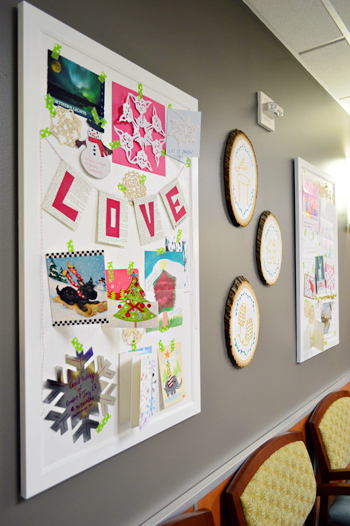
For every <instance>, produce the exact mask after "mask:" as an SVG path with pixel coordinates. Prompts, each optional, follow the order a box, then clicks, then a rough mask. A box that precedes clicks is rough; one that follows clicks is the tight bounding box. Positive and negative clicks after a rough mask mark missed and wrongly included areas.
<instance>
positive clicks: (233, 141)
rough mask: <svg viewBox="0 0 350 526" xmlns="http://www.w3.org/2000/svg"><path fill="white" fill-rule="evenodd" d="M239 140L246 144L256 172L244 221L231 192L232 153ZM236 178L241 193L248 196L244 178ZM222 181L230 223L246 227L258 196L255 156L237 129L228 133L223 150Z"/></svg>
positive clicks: (252, 149) (244, 135)
mask: <svg viewBox="0 0 350 526" xmlns="http://www.w3.org/2000/svg"><path fill="white" fill-rule="evenodd" d="M240 140H244V141H245V142H246V144H247V146H248V148H249V149H250V150H251V152H252V156H253V158H254V162H255V170H256V174H255V176H256V185H255V195H254V199H253V203H252V206H251V210H250V212H249V215H248V216H247V217H246V218H245V219H244V218H242V217H241V215H240V214H239V212H238V210H237V207H236V205H235V202H234V195H233V191H232V188H233V175H235V173H234V167H233V159H234V152H235V148H236V145H237V143H238V141H240ZM236 177H237V179H238V178H239V177H241V180H240V179H238V181H239V185H240V187H241V186H242V191H246V192H247V195H248V185H247V182H246V181H245V180H244V178H245V179H247V178H246V176H244V175H243V174H238V175H236ZM224 181H225V198H226V205H227V210H228V213H229V215H230V218H231V220H232V222H233V223H234V224H235V225H236V226H239V225H240V226H247V225H248V224H249V223H250V221H251V219H252V217H253V215H254V210H255V203H256V198H257V195H258V165H257V162H256V156H255V152H254V148H253V145H252V143H251V142H250V140H249V139H248V137H247V136H246V134H245V133H243V132H242V131H241V130H237V129H236V130H233V131H232V132H231V133H230V135H229V138H228V139H227V143H226V150H225V157H224Z"/></svg>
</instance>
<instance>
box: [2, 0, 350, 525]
mask: <svg viewBox="0 0 350 526" xmlns="http://www.w3.org/2000/svg"><path fill="white" fill-rule="evenodd" d="M32 3H33V4H34V5H36V6H37V7H39V8H41V9H43V10H44V11H46V12H47V13H49V14H50V15H53V16H54V17H56V18H59V19H60V20H62V21H63V22H65V23H66V24H68V25H70V26H72V27H74V28H75V29H77V30H79V31H81V32H82V33H84V34H86V35H88V36H90V37H91V38H93V39H95V40H96V41H98V42H100V43H102V44H104V45H105V46H107V47H108V48H110V49H112V50H113V51H115V52H117V53H119V54H120V55H122V56H124V57H126V58H127V59H129V60H131V61H133V62H135V63H137V64H139V65H140V66H142V67H143V68H145V69H147V70H149V71H150V72H152V73H154V74H155V75H158V76H159V77H161V78H163V79H164V80H166V81H168V82H170V83H171V84H174V85H175V86H177V87H178V88H180V89H182V90H184V91H185V92H188V93H189V94H191V95H193V96H194V97H196V98H198V100H199V109H200V110H201V112H202V147H201V158H200V164H199V168H200V170H199V203H200V261H199V267H200V280H201V287H200V305H201V342H202V343H201V364H202V367H201V377H202V412H201V414H199V415H198V416H196V417H194V418H192V419H190V420H187V421H185V422H183V423H182V424H180V425H178V426H176V427H174V428H171V429H169V430H167V431H165V432H164V433H161V434H159V435H158V436H156V437H154V438H152V439H150V440H148V441H146V442H143V443H142V444H139V445H138V446H136V447H133V448H132V449H129V450H128V451H126V452H124V453H122V454H120V455H118V456H116V457H114V458H111V459H109V460H108V461H106V462H104V463H103V464H100V465H98V466H96V467H94V468H92V469H90V470H88V471H86V472H85V473H82V474H80V475H78V476H76V477H74V478H72V479H70V480H67V481H66V482H64V483H62V484H60V485H59V486H57V487H55V488H53V489H51V490H48V491H46V492H45V493H43V494H41V495H39V496H37V497H34V498H32V499H31V500H29V501H23V500H22V499H21V498H20V497H19V470H20V466H19V419H18V410H19V404H18V392H19V386H18V336H17V327H18V323H17V309H18V305H17V296H18V294H17V275H16V265H17V259H16V254H17V249H16V243H17V230H16V214H17V205H16V187H17V164H16V163H17V151H16V147H17V146H16V145H17V142H16V141H17V136H16V133H17V130H16V128H17V126H16V120H17V104H16V87H17V86H16V36H17V30H16V0H1V1H0V26H1V31H0V119H1V131H0V134H1V141H0V170H1V190H0V214H1V222H0V233H1V237H0V239H1V244H0V246H1V255H0V257H1V263H0V268H1V274H0V280H1V287H0V291H1V300H2V301H1V304H2V309H1V317H0V325H1V333H0V334H1V342H2V346H1V360H0V367H1V382H0V393H1V395H0V396H1V397H0V400H1V401H0V411H1V417H0V424H1V425H0V428H1V431H0V466H1V469H0V473H1V475H0V484H1V491H0V506H1V508H0V522H1V523H2V524H7V525H9V526H14V525H18V526H19V525H21V526H23V525H24V526H26V525H29V524H33V525H34V524H35V526H40V525H44V524H47V522H48V520H49V521H50V524H51V525H52V526H56V525H62V524H76V525H81V524H84V525H86V526H88V525H90V524H91V525H92V524H95V523H96V521H97V520H99V521H104V522H105V523H106V524H118V525H136V524H140V523H141V522H142V521H144V520H146V519H147V518H148V517H150V516H151V515H152V514H153V513H155V512H156V511H157V510H159V509H160V508H161V507H163V506H165V505H166V504H168V503H169V502H170V501H171V500H173V499H174V498H176V497H178V496H179V495H180V494H181V493H183V492H184V491H186V490H187V489H188V488H190V487H191V486H193V485H194V484H196V483H197V482H199V481H200V480H201V479H203V478H204V477H205V476H207V475H208V474H210V473H211V472H212V471H213V470H214V469H216V468H217V467H219V466H220V465H222V464H223V463H224V462H226V461H228V460H229V459H230V458H232V457H233V456H234V455H235V454H236V453H238V452H239V451H240V450H242V449H243V448H244V447H245V446H246V445H247V444H249V443H251V442H252V441H254V439H256V438H257V437H259V436H261V435H262V434H263V433H264V432H266V431H267V430H269V429H270V428H272V427H273V426H274V425H275V424H277V423H278V422H279V421H281V420H282V419H284V418H286V417H287V416H288V415H290V414H291V413H293V412H294V411H295V410H296V409H298V408H299V407H301V406H302V405H303V404H304V403H306V402H307V401H309V400H310V399H312V398H313V397H314V396H315V395H317V393H319V392H321V391H323V390H324V389H325V388H326V387H327V386H329V385H331V384H332V383H333V382H334V381H336V380H337V379H339V378H340V377H341V376H342V375H343V374H345V373H346V372H348V371H349V370H350V353H349V350H348V344H347V342H348V341H350V324H349V313H350V305H349V301H350V300H349V295H348V294H347V291H348V289H349V285H350V276H349V273H348V262H349V256H350V254H349V251H350V246H349V245H350V242H349V239H350V238H349V236H348V235H347V234H346V231H345V220H346V216H345V213H344V206H343V205H344V203H343V205H341V207H340V209H339V215H338V221H339V278H340V283H341V295H340V338H341V344H340V345H339V346H337V347H336V348H334V349H332V350H330V351H328V352H326V353H324V354H322V355H319V356H317V357H315V358H313V359H312V360H309V361H308V362H306V363H303V364H300V365H298V364H297V363H296V337H295V278H294V273H295V272H294V271H295V269H294V253H295V251H294V207H293V175H292V174H293V172H292V159H293V158H294V157H296V156H300V157H302V158H304V159H306V160H307V161H309V162H310V163H313V164H315V165H316V166H318V167H320V168H325V167H327V166H328V163H330V162H333V161H336V160H337V159H340V158H344V155H345V154H346V153H349V151H350V117H349V116H348V115H347V114H346V113H345V112H344V111H343V110H342V109H341V108H340V106H338V104H337V103H336V102H335V101H334V100H333V99H331V97H330V96H329V95H328V94H327V93H326V92H325V91H324V90H323V89H322V88H321V87H320V86H319V85H318V84H317V83H316V81H315V80H314V79H312V78H311V77H310V75H309V74H308V73H307V72H306V71H305V70H304V69H303V68H302V67H301V65H299V64H298V63H297V62H296V61H295V59H294V58H293V57H292V56H291V55H290V54H289V53H288V52H287V51H286V50H285V49H284V48H283V46H282V45H281V44H280V43H279V42H278V41H277V40H276V39H275V38H274V37H273V36H272V34H271V33H270V32H269V31H268V30H267V29H266V28H265V27H264V26H263V25H262V24H261V23H260V22H259V21H258V20H257V19H256V18H255V16H254V15H253V14H252V13H251V12H250V11H249V10H248V9H247V8H246V7H245V5H244V4H242V2H241V1H239V0H215V1H214V0H201V1H199V0H192V1H190V2H189V1H188V0H186V1H185V0H177V1H176V2H174V1H170V0H168V2H160V1H156V0H149V1H148V2H142V1H141V0H133V1H129V2H127V1H123V2H122V1H120V0H103V1H100V2H92V1H91V0H84V1H83V0H74V1H72V0H69V1H68V0H61V1H60V2H54V1H53V0H32ZM259 90H262V91H264V92H265V93H267V94H268V95H269V96H270V97H272V98H273V99H274V100H276V101H277V102H278V103H279V104H280V105H281V106H282V107H283V108H284V109H285V117H284V118H283V119H281V120H280V121H278V122H277V131H276V132H275V133H268V132H266V131H265V130H263V129H262V128H261V127H259V126H258V125H257V124H256V114H255V99H256V92H257V91H259ZM234 128H239V129H241V130H243V131H244V132H245V133H246V134H247V135H248V137H249V138H250V139H251V141H252V143H253V145H254V148H255V152H256V156H257V160H258V166H259V192H258V200H257V205H256V212H255V215H254V217H253V220H252V221H251V223H250V224H249V225H248V226H247V227H246V228H236V227H234V226H233V225H232V224H231V222H230V220H229V218H228V215H227V212H226V208H225V203H224V192H223V174H222V164H223V152H224V147H225V142H226V139H227V136H228V133H229V132H230V131H231V130H232V129H234ZM35 133H36V132H35ZM266 209H268V210H271V211H272V212H273V213H274V214H275V215H276V216H277V218H278V220H279V222H280V225H281V229H282V234H283V243H284V259H283V265H282V271H281V275H280V278H279V280H278V282H277V284H276V285H275V286H273V287H266V286H264V285H263V284H262V283H261V281H260V279H259V277H258V274H257V268H256V263H255V259H254V247H255V235H256V228H257V223H258V219H259V215H260V213H261V212H262V211H263V210H266ZM241 274H243V275H245V276H246V277H247V278H248V279H249V280H250V281H251V283H252V285H253V287H254V289H255V292H256V294H257V297H258V300H259V304H260V311H261V332H260V338H259V344H258V348H257V352H256V355H255V357H254V359H253V361H252V363H251V364H250V365H249V366H248V367H246V368H245V369H241V370H238V369H236V368H234V367H233V366H232V364H231V362H230V360H229V359H228V356H227V353H226V349H225V342H224V334H223V314H224V308H225V302H226V297H227V294H228V291H229V289H230V286H231V284H232V281H233V279H234V278H235V277H236V276H238V275H241ZM276 320H277V330H276V324H275V322H276ZM172 449H173V451H174V453H170V451H171V450H172Z"/></svg>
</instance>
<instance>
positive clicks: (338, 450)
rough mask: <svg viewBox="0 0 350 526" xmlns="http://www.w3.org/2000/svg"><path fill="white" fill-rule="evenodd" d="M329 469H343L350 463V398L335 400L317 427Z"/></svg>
mask: <svg viewBox="0 0 350 526" xmlns="http://www.w3.org/2000/svg"><path fill="white" fill-rule="evenodd" d="M319 430H320V434H321V437H322V441H323V445H324V447H325V450H326V453H327V457H328V460H329V463H330V466H331V469H341V468H345V467H346V466H347V465H348V464H349V462H350V398H349V397H348V396H345V397H343V398H339V399H338V400H336V401H335V402H334V403H333V404H332V405H331V406H330V407H329V409H327V411H326V412H325V414H324V416H323V418H322V420H321V423H320V425H319Z"/></svg>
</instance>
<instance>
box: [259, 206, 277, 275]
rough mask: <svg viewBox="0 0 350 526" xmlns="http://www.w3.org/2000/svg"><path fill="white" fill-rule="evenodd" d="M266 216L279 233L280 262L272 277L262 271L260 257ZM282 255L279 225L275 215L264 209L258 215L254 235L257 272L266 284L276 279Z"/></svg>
mask: <svg viewBox="0 0 350 526" xmlns="http://www.w3.org/2000/svg"><path fill="white" fill-rule="evenodd" d="M268 218H269V219H271V220H272V221H273V222H274V224H275V226H276V227H277V229H278V231H279V233H280V238H281V262H280V267H279V269H278V272H277V273H276V276H275V277H273V278H270V277H269V276H268V274H267V273H266V272H265V271H264V266H263V264H262V258H263V253H262V240H263V235H264V230H265V227H266V225H267V220H268ZM282 255H283V242H282V232H281V228H280V225H279V223H278V221H277V219H276V217H275V216H274V215H273V214H272V213H271V212H269V210H265V211H264V212H263V213H262V214H261V216H260V220H259V225H258V232H257V235H256V262H257V265H258V271H259V274H260V276H261V277H262V279H263V280H264V282H265V283H267V285H274V284H275V283H276V281H277V280H278V278H279V275H280V272H281V266H282Z"/></svg>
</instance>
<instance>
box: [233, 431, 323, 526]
mask: <svg viewBox="0 0 350 526" xmlns="http://www.w3.org/2000/svg"><path fill="white" fill-rule="evenodd" d="M315 499H316V482H315V476H314V472H313V469H312V465H311V462H310V457H309V455H308V452H307V450H306V447H305V444H304V442H302V441H298V442H292V443H291V444H287V445H286V446H283V447H282V448H280V449H279V450H278V451H275V453H273V454H272V455H271V456H270V458H268V459H267V460H266V461H265V462H264V464H263V465H262V466H260V468H259V469H258V471H257V472H256V473H255V475H254V476H253V477H252V479H251V480H250V481H249V483H248V485H247V486H246V488H245V490H244V492H243V493H242V495H241V504H242V508H243V512H244V516H245V519H246V522H247V525H248V526H301V525H302V524H303V523H304V522H305V519H306V517H307V516H308V515H309V513H310V511H311V509H312V507H313V505H314V502H315Z"/></svg>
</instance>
